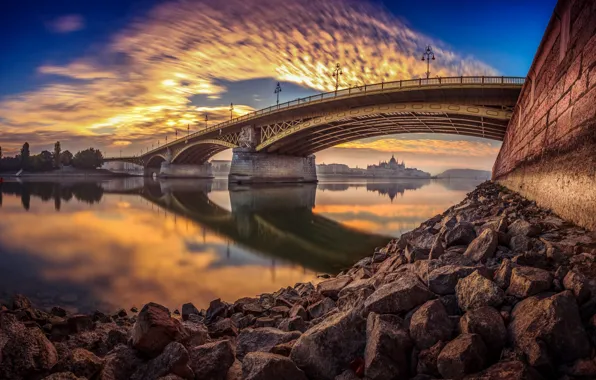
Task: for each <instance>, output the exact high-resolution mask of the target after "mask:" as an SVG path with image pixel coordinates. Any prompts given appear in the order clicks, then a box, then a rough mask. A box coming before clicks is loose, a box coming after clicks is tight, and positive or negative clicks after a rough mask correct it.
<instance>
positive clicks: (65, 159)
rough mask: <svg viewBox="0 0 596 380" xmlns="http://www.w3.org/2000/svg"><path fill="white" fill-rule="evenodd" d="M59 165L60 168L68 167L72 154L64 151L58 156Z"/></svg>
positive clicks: (70, 163)
mask: <svg viewBox="0 0 596 380" xmlns="http://www.w3.org/2000/svg"><path fill="white" fill-rule="evenodd" d="M60 163H61V164H62V166H70V165H72V153H70V151H69V150H65V151H64V152H62V154H60Z"/></svg>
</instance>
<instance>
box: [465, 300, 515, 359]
mask: <svg viewBox="0 0 596 380" xmlns="http://www.w3.org/2000/svg"><path fill="white" fill-rule="evenodd" d="M459 329H460V331H461V333H462V334H478V335H479V336H480V337H481V338H482V341H483V342H484V345H485V346H486V348H487V349H488V353H489V355H491V356H492V357H493V358H498V357H499V355H500V354H501V349H503V347H504V346H505V343H506V341H507V329H506V328H505V323H504V322H503V318H502V317H501V313H499V312H498V311H497V310H496V309H494V308H492V307H490V306H484V307H480V308H477V309H474V310H469V311H468V312H467V313H466V314H464V316H463V317H462V318H461V319H460V320H459Z"/></svg>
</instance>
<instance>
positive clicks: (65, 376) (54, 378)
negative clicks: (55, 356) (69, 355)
mask: <svg viewBox="0 0 596 380" xmlns="http://www.w3.org/2000/svg"><path fill="white" fill-rule="evenodd" d="M43 380H84V379H82V378H80V377H78V376H76V375H75V374H74V373H72V372H56V373H53V374H51V375H50V376H47V377H44V378H43Z"/></svg>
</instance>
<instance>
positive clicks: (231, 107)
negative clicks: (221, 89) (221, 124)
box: [230, 103, 234, 120]
mask: <svg viewBox="0 0 596 380" xmlns="http://www.w3.org/2000/svg"><path fill="white" fill-rule="evenodd" d="M233 113H234V103H230V120H232V119H233Z"/></svg>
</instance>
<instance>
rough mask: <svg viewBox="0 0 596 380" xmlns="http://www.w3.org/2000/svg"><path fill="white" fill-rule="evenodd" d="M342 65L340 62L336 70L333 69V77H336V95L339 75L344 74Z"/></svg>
mask: <svg viewBox="0 0 596 380" xmlns="http://www.w3.org/2000/svg"><path fill="white" fill-rule="evenodd" d="M342 74H343V73H342V71H341V66H340V65H339V63H338V64H337V66H335V70H334V71H333V77H334V78H335V95H337V89H338V88H339V76H340V75H342Z"/></svg>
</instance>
